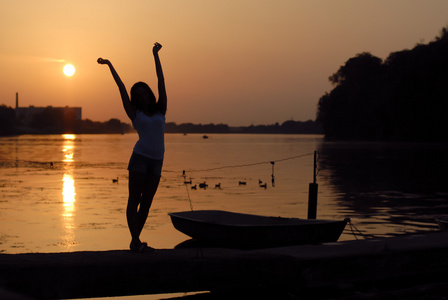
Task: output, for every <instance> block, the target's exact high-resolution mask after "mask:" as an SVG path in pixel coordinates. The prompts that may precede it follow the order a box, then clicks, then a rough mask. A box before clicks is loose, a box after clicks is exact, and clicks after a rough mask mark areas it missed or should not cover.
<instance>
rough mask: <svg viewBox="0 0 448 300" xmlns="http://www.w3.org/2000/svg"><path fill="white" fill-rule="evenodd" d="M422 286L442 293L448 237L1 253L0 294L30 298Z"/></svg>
mask: <svg viewBox="0 0 448 300" xmlns="http://www.w3.org/2000/svg"><path fill="white" fill-rule="evenodd" d="M419 286H420V287H421V288H420V289H419V290H416V289H418V287H419ZM424 286H425V287H428V286H431V287H433V288H434V287H436V288H437V290H442V293H444V292H447V294H446V295H448V232H429V233H425V234H413V235H403V236H398V237H393V238H383V239H370V240H357V241H348V242H339V243H331V244H325V245H305V246H294V247H282V248H272V249H262V250H235V249H222V248H205V247H203V248H186V249H174V250H173V249H162V250H157V251H156V252H153V253H139V254H137V253H131V252H130V251H128V250H117V251H102V252H73V253H29V254H0V288H1V289H3V290H4V291H8V292H13V293H16V294H18V295H22V296H25V297H29V298H31V299H67V298H83V297H84V298H85V297H107V296H123V295H137V294H158V293H176V292H192V291H212V292H214V293H216V294H223V293H234V294H235V293H236V294H240V293H243V292H250V293H251V294H255V293H269V292H272V291H275V292H276V293H279V292H280V293H281V292H284V293H285V294H286V293H289V294H290V295H300V296H301V297H302V298H301V299H317V298H319V299H325V296H326V294H328V295H331V297H332V298H333V299H337V297H338V295H345V296H347V295H350V293H352V294H353V293H354V291H356V292H357V294H358V295H359V293H366V294H368V293H369V291H372V290H373V289H375V290H376V291H377V292H379V291H381V292H384V293H392V291H394V292H395V293H396V292H397V291H398V290H400V291H408V293H409V294H410V296H412V295H414V296H415V295H418V292H419V291H420V292H423V293H427V292H428V291H427V290H426V291H425V290H424V288H423V287H424ZM0 298H2V296H1V292H0ZM407 298H408V299H418V298H412V297H407ZM350 299H352V298H350ZM353 299H355V298H353Z"/></svg>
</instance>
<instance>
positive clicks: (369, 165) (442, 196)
mask: <svg viewBox="0 0 448 300" xmlns="http://www.w3.org/2000/svg"><path fill="white" fill-rule="evenodd" d="M136 140H137V135H136V134H126V135H25V136H18V137H2V138H0V224H1V225H0V252H1V253H25V252H63V251H84V250H87V251H94V250H113V249H127V248H128V245H129V242H130V234H129V231H128V228H127V225H126V218H125V208H126V202H127V180H128V176H127V170H126V167H127V162H128V159H129V156H130V154H131V152H132V147H133V145H134V143H135V142H136ZM314 151H317V152H318V163H317V166H318V173H317V176H316V179H317V183H318V184H319V192H318V212H317V217H318V218H322V219H343V218H347V217H348V218H350V219H351V222H352V223H353V224H354V225H355V226H356V228H357V229H358V230H359V231H360V232H361V233H362V234H364V235H366V236H367V235H373V236H378V237H381V236H392V235H397V234H403V233H412V232H420V231H431V230H437V225H436V221H435V220H436V219H437V218H443V217H448V184H447V179H448V178H447V175H446V169H447V166H448V158H447V153H448V145H447V144H419V143H380V142H378V143H374V142H371V143H363V142H326V141H324V140H323V137H322V136H319V135H249V134H248V135H245V134H240V135H238V134H222V135H219V134H216V135H214V134H211V135H209V136H208V139H204V138H203V136H202V135H198V134H188V135H181V134H167V135H166V155H165V162H164V169H163V173H162V179H161V182H160V186H159V189H158V192H157V194H156V197H155V200H154V202H153V206H152V208H151V211H150V216H149V218H148V222H147V225H146V227H145V229H144V231H143V233H142V237H141V238H142V240H143V241H146V242H148V243H149V244H150V245H151V246H152V247H155V248H173V247H175V246H176V245H178V244H179V243H182V242H183V241H185V240H187V239H188V237H187V236H185V235H183V234H182V233H180V232H178V231H176V230H175V229H174V227H173V226H172V224H171V221H170V218H169V216H168V213H170V212H176V211H185V210H190V209H194V210H202V209H220V210H228V211H234V212H242V213H253V214H260V215H268V216H283V217H298V218H307V208H308V203H307V202H308V185H309V183H310V182H312V181H313V157H314V155H313V154H314ZM271 162H274V163H273V164H272V163H271ZM184 170H185V177H183V171H184ZM272 178H274V184H275V186H273V184H272ZM114 179H118V180H117V182H114ZM185 179H186V180H187V181H190V179H191V181H192V184H191V185H190V184H187V185H186V184H184V180H185ZM260 180H261V181H262V182H263V183H267V188H261V187H260V186H259V181H260ZM240 181H241V182H243V181H244V182H246V184H245V185H240V184H239V182H240ZM203 182H205V183H206V184H208V187H207V188H206V189H202V188H199V187H197V189H196V190H195V189H192V188H191V187H192V186H194V185H198V184H199V183H203ZM218 184H219V185H220V188H218V187H215V186H216V185H218ZM349 228H350V227H347V229H346V231H345V232H344V233H343V235H342V236H341V238H340V240H352V239H355V238H360V237H359V236H358V237H355V236H354V235H353V234H352V233H351V231H350V230H348V229H349Z"/></svg>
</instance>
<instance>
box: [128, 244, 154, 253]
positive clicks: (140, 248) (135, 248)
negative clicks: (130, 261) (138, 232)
mask: <svg viewBox="0 0 448 300" xmlns="http://www.w3.org/2000/svg"><path fill="white" fill-rule="evenodd" d="M129 248H130V249H131V251H132V252H137V253H142V252H153V251H154V250H155V249H154V248H152V247H149V246H148V244H147V243H142V242H138V243H135V242H131V244H130V245H129Z"/></svg>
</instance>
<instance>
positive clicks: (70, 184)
mask: <svg viewBox="0 0 448 300" xmlns="http://www.w3.org/2000/svg"><path fill="white" fill-rule="evenodd" d="M63 138H64V144H63V148H62V152H63V153H64V159H63V160H62V161H63V162H65V163H66V165H65V170H66V171H65V173H64V177H63V178H62V207H63V211H62V214H61V216H62V221H63V224H64V228H65V233H64V236H63V242H62V246H63V247H64V248H65V249H66V250H68V251H69V250H70V249H71V248H72V247H73V246H75V245H76V241H75V233H74V229H75V211H76V206H75V203H76V197H75V196H76V192H75V180H74V177H73V165H72V163H73V162H74V149H75V145H74V140H75V138H76V136H75V135H73V134H64V135H63Z"/></svg>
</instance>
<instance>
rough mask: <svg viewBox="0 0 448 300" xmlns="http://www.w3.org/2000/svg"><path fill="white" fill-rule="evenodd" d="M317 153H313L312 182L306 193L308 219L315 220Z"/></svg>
mask: <svg viewBox="0 0 448 300" xmlns="http://www.w3.org/2000/svg"><path fill="white" fill-rule="evenodd" d="M316 156H317V151H314V170H313V182H312V183H310V187H309V191H308V219H316V214H317V187H318V185H317V183H316V175H317V174H316V170H317V157H316Z"/></svg>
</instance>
